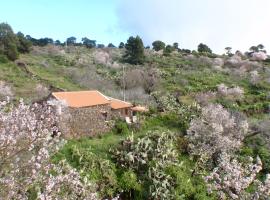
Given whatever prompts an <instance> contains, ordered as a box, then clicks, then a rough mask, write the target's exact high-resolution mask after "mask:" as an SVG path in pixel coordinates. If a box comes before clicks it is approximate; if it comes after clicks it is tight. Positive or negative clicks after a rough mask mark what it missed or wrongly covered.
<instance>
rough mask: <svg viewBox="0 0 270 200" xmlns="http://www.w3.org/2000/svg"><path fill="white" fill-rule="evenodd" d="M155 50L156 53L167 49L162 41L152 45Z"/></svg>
mask: <svg viewBox="0 0 270 200" xmlns="http://www.w3.org/2000/svg"><path fill="white" fill-rule="evenodd" d="M152 46H153V49H154V50H155V51H160V50H162V49H165V43H164V42H162V41H160V40H156V41H154V42H153V43H152Z"/></svg>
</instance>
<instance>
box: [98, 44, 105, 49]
mask: <svg viewBox="0 0 270 200" xmlns="http://www.w3.org/2000/svg"><path fill="white" fill-rule="evenodd" d="M104 47H105V45H104V44H98V45H97V48H99V49H102V48H104Z"/></svg>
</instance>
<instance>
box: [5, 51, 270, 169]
mask: <svg viewBox="0 0 270 200" xmlns="http://www.w3.org/2000/svg"><path fill="white" fill-rule="evenodd" d="M77 54H78V52H75V53H68V54H66V55H65V56H53V55H46V54H39V55H34V54H28V55H22V56H21V58H20V59H21V60H23V61H24V62H25V63H27V69H28V70H29V71H30V72H31V73H32V75H34V76H29V74H27V73H26V72H25V71H24V70H23V69H22V68H20V67H18V66H16V65H15V64H13V63H7V64H1V63H0V80H4V81H5V82H7V83H8V84H10V85H11V86H12V88H13V89H14V91H15V93H16V97H23V98H26V99H30V100H31V98H33V95H35V94H34V93H33V91H34V89H35V87H36V85H37V84H38V83H41V84H43V85H45V86H47V87H49V86H53V87H56V88H61V89H63V90H80V89H86V88H87V87H84V86H83V85H81V84H79V83H78V82H76V81H75V80H74V79H72V77H71V76H70V74H69V73H68V72H69V70H70V69H72V70H76V72H78V73H82V74H83V73H88V72H89V71H87V70H88V68H85V67H82V66H80V65H76V63H74V60H76V59H75V57H76V55H77ZM80 54H81V55H80V56H81V57H84V58H86V59H87V58H88V57H90V58H89V59H90V60H89V61H88V64H86V65H92V64H93V62H92V57H91V56H89V54H91V52H89V51H88V50H86V49H82V50H81V52H80ZM43 61H46V66H44V64H43ZM148 64H151V65H153V66H155V67H156V68H158V69H159V70H160V71H161V72H162V78H161V83H160V86H159V87H158V90H160V91H161V92H164V93H165V92H169V93H175V92H180V93H181V94H182V102H184V103H191V102H193V101H194V95H195V94H196V93H198V92H205V91H215V90H216V86H217V85H218V84H220V83H225V84H226V85H228V86H236V85H237V86H240V87H243V88H244V90H245V98H244V99H243V100H242V101H239V102H237V103H236V104H235V102H229V101H224V100H221V99H219V103H222V104H223V105H224V106H226V107H228V108H232V109H235V110H240V111H243V112H245V113H246V114H248V115H249V118H250V121H258V120H260V119H262V118H269V115H267V114H266V113H263V112H261V108H263V107H264V106H267V105H268V106H269V105H270V101H269V98H268V99H267V98H266V95H267V92H269V90H270V85H269V84H267V83H264V84H259V85H257V86H256V87H255V86H252V85H251V84H250V83H249V81H248V80H247V79H245V78H243V79H239V78H238V77H235V76H232V75H231V74H228V73H223V72H216V71H213V70H212V69H211V68H210V67H209V66H207V65H204V64H200V63H199V64H198V63H196V64H194V63H193V62H192V61H189V60H185V59H184V58H183V57H181V56H171V57H161V58H160V57H158V56H153V57H150V58H148V63H146V65H148ZM194 65H196V66H195V67H194ZM94 67H96V70H97V71H98V72H99V74H100V75H101V76H104V77H105V78H107V79H108V80H110V79H112V80H111V81H114V80H113V77H110V75H111V74H115V72H116V71H117V70H115V69H113V70H112V69H109V68H102V66H94ZM131 67H132V66H131ZM120 70H121V69H118V72H119V71H120ZM90 72H91V71H90ZM108 76H109V78H108ZM185 100H186V101H185ZM177 120H179V119H177V118H169V120H167V121H166V119H165V118H162V117H159V116H158V117H153V118H147V120H146V121H145V122H144V125H143V126H142V127H141V128H140V129H139V131H136V130H133V129H132V130H131V131H134V132H136V134H135V136H136V137H140V136H143V135H145V133H146V132H147V131H148V130H154V129H161V130H164V129H169V130H173V131H175V132H179V131H180V130H179V129H178V128H177V127H178V126H179V124H178V123H177ZM180 120H181V119H180ZM129 134H131V132H129V133H127V134H124V135H119V134H115V133H113V132H112V133H108V134H106V135H105V136H103V137H99V138H82V139H79V140H71V141H69V142H68V144H67V145H66V146H65V147H64V148H63V149H62V151H60V152H59V154H58V155H57V157H56V158H57V160H59V159H63V158H65V159H67V160H68V161H69V162H70V163H71V164H73V165H74V167H77V168H79V166H76V163H73V157H72V150H73V148H74V147H78V148H80V149H84V150H87V151H90V152H92V153H93V154H95V155H96V156H97V157H100V158H102V159H105V160H110V157H109V153H108V152H109V149H110V148H113V147H115V146H117V145H118V144H119V142H120V141H122V140H123V139H124V138H126V137H127V136H128V135H129ZM263 148H264V147H263ZM248 151H251V153H249V154H252V155H253V154H254V156H256V155H255V153H256V152H258V151H261V150H260V149H259V150H257V149H255V150H254V149H253V150H252V149H251V150H250V149H248ZM254 152H255V153H254ZM181 159H182V158H181ZM183 159H184V160H185V158H184V157H183ZM266 159H268V157H267V156H266ZM110 162H111V161H110ZM189 165H192V163H191V164H189Z"/></svg>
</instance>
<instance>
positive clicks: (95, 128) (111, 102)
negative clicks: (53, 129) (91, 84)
mask: <svg viewBox="0 0 270 200" xmlns="http://www.w3.org/2000/svg"><path fill="white" fill-rule="evenodd" d="M52 96H53V97H54V98H56V99H57V100H60V101H65V103H66V104H67V106H68V109H67V111H66V115H70V117H68V123H67V124H66V126H68V128H67V129H68V132H69V133H68V134H71V136H72V137H77V136H86V135H87V136H94V135H97V134H100V133H104V132H108V131H109V130H110V129H111V128H112V123H111V122H110V121H111V119H113V118H122V119H126V121H131V119H132V115H133V112H132V109H131V108H132V107H133V106H132V104H131V103H128V102H125V101H121V100H119V99H114V98H110V97H107V96H105V95H103V94H102V93H100V92H99V91H95V90H94V91H78V92H54V93H52Z"/></svg>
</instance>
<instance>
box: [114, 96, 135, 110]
mask: <svg viewBox="0 0 270 200" xmlns="http://www.w3.org/2000/svg"><path fill="white" fill-rule="evenodd" d="M110 100H111V108H112V109H121V108H130V107H132V104H131V103H128V102H125V101H121V100H119V99H114V98H110Z"/></svg>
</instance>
